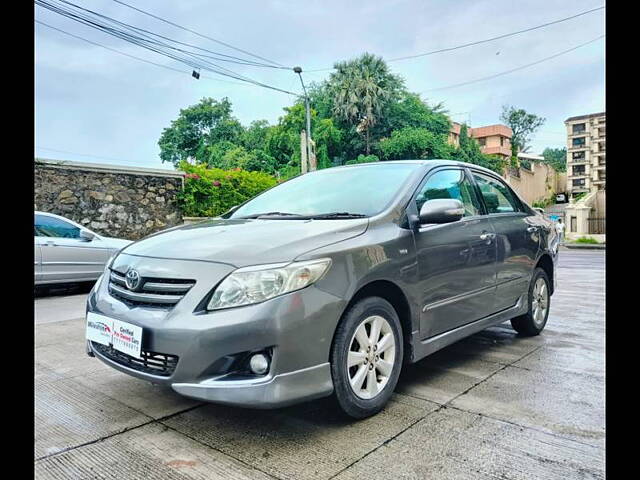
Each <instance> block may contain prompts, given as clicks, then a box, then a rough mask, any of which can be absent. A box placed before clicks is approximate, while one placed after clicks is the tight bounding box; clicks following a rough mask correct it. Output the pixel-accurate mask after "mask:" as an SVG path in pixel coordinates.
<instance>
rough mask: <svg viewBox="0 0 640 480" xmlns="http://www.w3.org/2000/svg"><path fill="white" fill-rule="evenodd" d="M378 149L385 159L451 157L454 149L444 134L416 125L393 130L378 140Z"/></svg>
mask: <svg viewBox="0 0 640 480" xmlns="http://www.w3.org/2000/svg"><path fill="white" fill-rule="evenodd" d="M380 150H381V151H382V157H383V158H384V159H385V160H402V159H428V158H451V155H452V154H453V151H454V149H453V147H451V145H449V144H448V143H447V137H446V136H445V135H443V134H439V133H434V132H431V131H429V130H427V129H426V128H416V127H405V128H403V129H401V130H395V131H393V132H392V133H391V137H389V138H383V139H382V140H380Z"/></svg>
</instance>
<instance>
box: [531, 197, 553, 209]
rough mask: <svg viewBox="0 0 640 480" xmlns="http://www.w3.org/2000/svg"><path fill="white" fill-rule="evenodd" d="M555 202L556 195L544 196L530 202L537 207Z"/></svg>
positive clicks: (544, 206) (543, 206)
mask: <svg viewBox="0 0 640 480" xmlns="http://www.w3.org/2000/svg"><path fill="white" fill-rule="evenodd" d="M555 203H556V196H555V195H551V196H549V197H546V198H542V199H540V200H536V201H535V202H533V203H532V204H531V206H532V207H537V208H546V207H549V206H551V205H553V204H555Z"/></svg>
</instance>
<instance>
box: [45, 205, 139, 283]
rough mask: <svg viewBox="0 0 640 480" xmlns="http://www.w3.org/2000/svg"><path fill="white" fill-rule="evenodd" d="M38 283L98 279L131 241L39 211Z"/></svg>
mask: <svg viewBox="0 0 640 480" xmlns="http://www.w3.org/2000/svg"><path fill="white" fill-rule="evenodd" d="M33 229H34V232H33V233H34V242H33V246H34V259H35V272H34V273H35V284H36V285H38V286H39V285H50V284H57V283H75V282H88V281H93V280H97V279H98V277H99V276H100V275H101V274H102V272H103V271H104V268H105V265H106V264H107V262H108V261H109V259H110V258H111V256H113V255H114V254H115V253H117V252H118V250H120V249H121V248H123V247H125V246H127V245H129V244H130V243H132V242H131V241H130V240H122V239H119V238H109V237H104V236H102V235H98V234H97V233H94V232H92V231H91V230H89V229H87V228H85V227H83V226H82V225H79V224H77V223H75V222H74V221H72V220H69V219H68V218H64V217H61V216H60V215H55V214H53V213H46V212H35V213H34V218H33Z"/></svg>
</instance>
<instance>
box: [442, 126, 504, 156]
mask: <svg viewBox="0 0 640 480" xmlns="http://www.w3.org/2000/svg"><path fill="white" fill-rule="evenodd" d="M460 128H461V125H460V124H459V123H456V122H452V123H451V129H450V130H449V143H451V144H452V145H455V146H458V145H460ZM467 132H468V135H469V136H470V137H471V138H475V139H476V140H477V141H478V143H479V144H480V151H481V152H482V153H485V154H487V155H498V156H500V157H502V158H505V159H506V158H509V157H511V137H512V135H513V132H512V131H511V129H510V128H509V127H507V126H506V125H500V124H497V125H488V126H486V127H476V128H469V129H468V130H467Z"/></svg>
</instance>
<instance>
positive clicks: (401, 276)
mask: <svg viewBox="0 0 640 480" xmlns="http://www.w3.org/2000/svg"><path fill="white" fill-rule="evenodd" d="M556 243H557V236H556V233H555V229H553V228H552V225H551V223H550V221H549V220H547V219H545V218H544V217H543V216H541V215H538V214H537V213H536V212H534V211H533V210H532V209H531V207H529V206H528V205H527V204H526V203H525V202H523V201H522V200H521V199H520V198H519V197H518V196H517V195H516V194H515V193H514V192H513V191H512V190H511V188H510V187H509V186H508V185H507V184H506V183H505V182H504V181H503V180H502V179H501V178H500V177H499V176H497V175H496V174H495V173H493V172H492V171H490V170H487V169H484V168H481V167H478V166H476V165H470V164H465V163H460V162H454V161H447V160H429V161H426V160H407V161H394V162H379V163H372V164H360V165H351V166H344V167H337V168H330V169H325V170H320V171H315V172H311V173H308V174H305V175H302V176H299V177H296V178H294V179H292V180H289V181H287V182H285V183H282V184H280V185H278V186H276V187H274V188H272V189H270V190H268V191H266V192H264V193H262V194H260V195H258V196H257V197H255V198H253V199H251V200H249V201H247V202H245V203H244V204H242V205H241V206H239V207H236V208H234V209H232V210H231V211H230V212H228V213H227V214H225V215H223V216H222V217H221V218H219V219H214V220H210V221H205V222H202V223H198V224H195V225H189V226H183V227H179V228H175V229H172V230H169V231H165V232H163V233H159V234H156V235H152V236H150V237H147V238H146V239H144V240H141V241H139V242H136V243H134V244H132V245H130V246H128V247H126V248H124V249H123V250H122V251H121V252H120V253H119V254H118V255H117V256H116V257H115V258H114V259H113V260H112V261H111V262H110V264H109V265H108V266H107V268H106V269H105V273H104V275H103V276H102V277H101V279H100V280H99V281H98V282H97V283H96V285H95V287H94V289H93V291H92V292H91V294H90V295H89V297H88V301H87V322H86V335H87V353H88V354H89V355H90V356H95V357H97V358H98V359H100V360H101V361H103V362H105V363H106V364H108V365H110V366H112V367H113V368H115V369H117V370H120V371H122V372H125V373H127V374H129V375H132V376H134V377H138V378H141V379H144V380H148V381H151V382H153V383H158V384H166V385H169V386H171V387H172V388H173V389H174V390H175V391H176V392H178V393H181V394H183V395H186V396H189V397H193V398H197V399H201V400H206V401H212V402H220V403H226V404H233V405H241V406H247V407H257V408H272V407H279V406H283V405H288V404H291V403H295V402H299V401H302V400H310V399H315V398H319V397H323V396H328V395H331V394H334V395H335V398H336V399H337V401H338V403H339V405H340V406H341V408H342V409H343V410H344V411H345V412H346V413H347V414H348V415H350V416H352V417H355V418H362V417H366V416H369V415H372V414H374V413H376V412H378V411H380V410H381V409H382V408H383V407H384V405H385V403H386V402H387V401H388V400H389V398H390V396H391V395H392V392H393V390H394V388H395V386H396V383H397V381H398V376H399V374H400V370H401V368H402V365H403V364H404V363H411V362H416V361H418V360H420V359H422V358H424V357H425V356H427V355H429V354H431V353H433V352H435V351H437V350H439V349H441V348H443V347H445V346H447V345H449V344H451V343H453V342H455V341H458V340H460V339H462V338H464V337H466V336H468V335H471V334H473V333H476V332H478V331H480V330H482V329H484V328H487V327H490V326H492V325H496V324H499V323H502V322H505V321H509V320H510V321H511V325H512V326H513V328H514V329H515V330H516V331H517V332H519V333H520V334H521V335H537V334H539V333H540V332H541V331H542V330H543V328H544V327H545V324H546V322H547V317H548V315H549V307H550V298H551V294H552V293H553V291H554V287H555V265H556V262H557V249H556Z"/></svg>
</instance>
